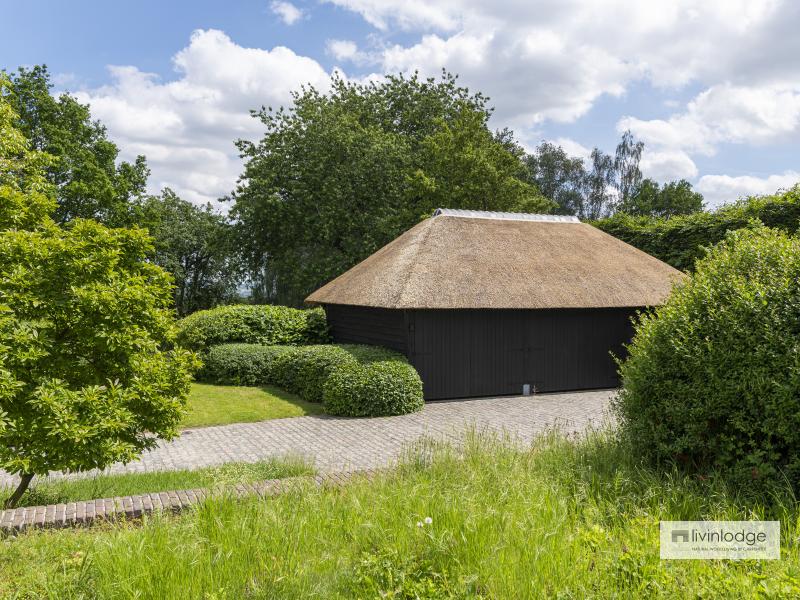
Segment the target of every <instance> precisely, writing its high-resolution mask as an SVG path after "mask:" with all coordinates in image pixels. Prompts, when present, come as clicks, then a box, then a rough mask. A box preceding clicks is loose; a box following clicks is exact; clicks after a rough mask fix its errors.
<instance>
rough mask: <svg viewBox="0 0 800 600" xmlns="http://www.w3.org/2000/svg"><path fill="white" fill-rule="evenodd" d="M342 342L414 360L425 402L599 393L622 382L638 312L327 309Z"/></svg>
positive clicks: (339, 340) (331, 306)
mask: <svg viewBox="0 0 800 600" xmlns="http://www.w3.org/2000/svg"><path fill="white" fill-rule="evenodd" d="M325 312H326V314H327V316H328V322H329V323H330V325H331V331H332V335H333V339H334V340H335V341H336V342H343V343H358V344H375V345H380V346H386V347H387V348H392V349H394V350H397V351H399V352H402V353H403V354H405V355H406V356H408V358H409V360H410V362H411V364H413V365H414V367H415V368H416V369H417V371H418V372H419V374H420V376H421V377H422V381H423V383H424V386H425V398H426V399H427V400H436V399H444V398H467V397H474V396H493V395H506V394H520V393H522V386H523V384H525V383H528V384H530V385H531V387H532V388H535V389H536V390H537V391H539V392H555V391H566V390H581V389H598V388H610V387H616V386H617V385H618V384H619V381H618V378H617V373H616V365H615V364H614V361H613V360H612V358H611V356H610V354H609V353H610V352H614V354H616V355H617V356H622V355H624V348H623V347H622V344H624V343H628V342H629V341H630V339H631V337H632V336H633V327H632V325H631V321H630V320H631V317H632V316H633V314H634V313H635V312H636V309H630V308H623V309H569V310H564V309H562V310H409V311H400V310H388V309H379V308H366V307H357V306H341V305H328V306H326V307H325Z"/></svg>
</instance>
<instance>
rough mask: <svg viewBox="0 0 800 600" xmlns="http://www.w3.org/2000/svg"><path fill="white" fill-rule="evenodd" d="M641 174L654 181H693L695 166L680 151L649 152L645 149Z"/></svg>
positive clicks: (695, 171)
mask: <svg viewBox="0 0 800 600" xmlns="http://www.w3.org/2000/svg"><path fill="white" fill-rule="evenodd" d="M640 166H641V169H642V174H643V175H644V176H645V177H649V178H650V179H655V180H656V181H662V182H663V181H672V180H675V179H688V180H691V179H694V178H695V177H697V173H698V171H697V165H695V164H694V161H693V160H692V159H691V157H690V156H689V155H688V154H686V153H685V152H682V151H681V150H650V149H648V148H647V147H645V150H644V152H643V153H642V161H641V164H640Z"/></svg>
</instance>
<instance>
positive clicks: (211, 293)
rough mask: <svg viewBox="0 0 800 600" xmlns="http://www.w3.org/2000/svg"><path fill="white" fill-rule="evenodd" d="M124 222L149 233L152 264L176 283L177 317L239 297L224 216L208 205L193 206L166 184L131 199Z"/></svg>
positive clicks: (236, 260) (233, 250) (238, 275)
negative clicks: (157, 192)
mask: <svg viewBox="0 0 800 600" xmlns="http://www.w3.org/2000/svg"><path fill="white" fill-rule="evenodd" d="M130 213H131V214H130V216H129V217H128V220H129V222H130V223H131V224H132V225H138V226H140V227H146V228H147V229H148V231H149V233H150V235H151V236H152V237H153V245H154V248H155V253H154V262H155V263H156V264H157V265H159V266H161V267H163V268H164V269H166V270H167V271H169V272H170V273H171V274H172V276H173V278H174V282H175V289H174V299H175V309H176V310H177V312H178V314H179V315H187V314H189V313H192V312H194V311H197V310H203V309H208V308H213V307H214V306H217V305H219V304H224V303H226V302H232V301H235V300H236V299H237V298H238V283H239V281H240V280H241V275H242V274H241V267H240V260H239V256H238V253H237V251H236V247H235V240H234V238H233V228H232V226H231V224H230V222H229V220H228V219H227V218H226V217H225V216H224V215H221V214H219V213H218V212H217V211H215V210H214V209H213V207H212V206H211V205H210V204H207V205H205V206H197V205H195V204H192V203H191V202H188V201H186V200H183V199H182V198H180V197H178V195H177V194H175V192H173V191H172V190H170V189H169V188H166V189H164V190H163V191H162V193H161V194H160V195H159V196H148V197H146V198H144V199H142V200H140V201H137V202H136V203H134V204H133V205H132V207H131V209H130Z"/></svg>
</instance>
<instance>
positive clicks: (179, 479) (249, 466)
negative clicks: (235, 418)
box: [0, 457, 315, 506]
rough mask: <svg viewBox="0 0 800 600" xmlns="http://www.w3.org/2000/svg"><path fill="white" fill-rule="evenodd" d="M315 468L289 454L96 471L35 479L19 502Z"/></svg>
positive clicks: (249, 479) (279, 475) (1, 493)
mask: <svg viewBox="0 0 800 600" xmlns="http://www.w3.org/2000/svg"><path fill="white" fill-rule="evenodd" d="M314 472H315V471H314V469H313V467H311V465H310V464H308V463H307V462H305V461H304V460H302V459H301V458H295V457H288V458H281V459H268V460H262V461H259V462H255V463H240V462H239V463H227V464H224V465H220V466H217V467H206V468H203V469H196V470H191V471H190V470H182V471H159V472H153V473H126V474H124V475H97V476H94V477H86V478H81V479H62V480H54V481H52V480H41V481H40V482H38V483H37V481H36V480H35V479H34V483H33V487H32V488H31V489H30V490H28V492H26V494H25V495H24V496H23V497H22V500H21V501H20V503H19V506H42V505H47V504H60V503H63V502H77V501H78V500H92V499H97V498H112V497H114V496H132V495H135V494H146V493H152V492H167V491H171V490H185V489H196V488H215V487H217V486H228V485H235V484H237V483H253V482H256V481H263V480H265V479H283V478H285V477H295V476H298V475H312V474H314ZM11 491H12V489H11V488H0V499H3V498H5V497H7V496H9V495H10V494H11Z"/></svg>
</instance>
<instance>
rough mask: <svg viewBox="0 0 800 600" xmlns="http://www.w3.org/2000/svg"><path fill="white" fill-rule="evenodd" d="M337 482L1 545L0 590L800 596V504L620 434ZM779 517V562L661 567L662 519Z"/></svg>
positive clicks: (439, 451)
mask: <svg viewBox="0 0 800 600" xmlns="http://www.w3.org/2000/svg"><path fill="white" fill-rule="evenodd" d="M417 450H418V451H416V452H414V453H413V455H412V457H411V460H409V461H408V462H406V463H405V464H404V465H403V466H401V467H400V468H399V469H398V470H397V471H395V472H388V473H385V474H382V475H380V476H378V477H377V478H375V479H373V480H370V481H366V480H358V479H356V480H355V481H353V482H351V483H349V484H348V485H346V486H345V487H342V488H333V489H331V488H328V489H320V488H317V487H315V486H313V485H311V484H309V485H307V486H300V487H298V488H295V489H293V490H291V491H289V492H288V493H285V494H282V495H278V496H274V497H270V498H268V499H259V498H255V497H250V498H247V499H244V500H233V499H227V498H224V497H218V498H213V499H211V500H208V501H205V502H203V503H202V504H200V505H199V506H198V507H197V509H196V510H192V511H188V512H186V513H183V514H182V515H180V516H179V517H174V516H171V515H159V516H155V517H152V518H146V519H144V522H143V524H142V525H141V526H131V525H124V524H123V525H121V526H104V527H101V528H98V529H92V530H85V529H84V530H73V531H68V530H62V531H55V532H53V531H36V532H30V533H24V534H21V535H19V536H17V537H16V538H13V539H11V538H9V539H6V540H0V597H22V596H24V597H37V598H38V597H58V598H62V597H63V598H84V597H91V598H115V599H117V598H120V599H124V598H171V599H175V600H181V599H184V598H185V599H187V600H188V599H194V598H216V599H219V600H222V599H227V598H230V599H234V598H237V599H238V598H282V599H283V598H287V599H290V598H304V599H305V598H343V599H344V598H464V599H466V598H486V599H489V598H492V599H494V598H497V599H504V598H508V599H512V598H513V599H516V598H542V599H544V598H565V599H566V598H597V599H600V598H603V599H605V598H642V597H648V598H752V597H764V598H794V597H798V594H799V593H800V582H799V581H798V575H797V574H798V572H800V556H799V555H798V547H797V545H796V543H795V540H796V538H797V532H798V529H797V526H798V523H800V518H798V517H800V508H798V505H797V502H796V501H795V500H794V498H793V496H792V494H791V492H790V491H788V490H780V489H776V490H775V492H774V493H773V494H770V495H768V496H764V497H763V498H762V499H758V498H746V497H744V496H742V495H741V494H740V493H739V490H737V489H730V488H727V487H726V486H725V485H724V484H723V483H722V482H720V481H718V480H717V479H716V478H715V477H711V478H710V479H709V480H698V479H697V478H695V477H690V476H685V475H682V474H680V473H678V472H675V471H668V472H663V471H661V472H659V471H657V470H652V469H647V468H645V467H643V466H640V464H639V462H638V461H637V459H636V458H635V456H634V455H632V454H631V453H630V452H628V451H626V449H625V448H623V447H621V446H619V445H618V444H617V443H615V442H614V440H613V439H611V436H604V435H599V436H594V437H592V436H590V437H589V438H588V439H586V440H585V441H579V442H572V441H568V440H564V439H563V438H557V437H550V438H542V439H541V440H539V441H537V442H536V444H534V446H533V447H532V448H530V449H527V450H520V449H518V448H514V447H513V446H512V445H510V444H508V443H505V442H503V441H501V440H492V439H491V438H480V437H478V438H473V439H470V440H467V443H466V444H465V445H464V446H463V447H460V448H448V447H446V446H441V445H437V444H430V443H429V444H421V445H420V446H419V447H418V449H417ZM662 519H663V520H699V519H719V520H741V519H779V520H781V521H782V523H783V532H782V542H783V547H782V553H781V560H779V561H777V560H774V561H757V560H749V561H710V560H709V561H703V560H694V561H693V560H685V561H663V560H660V558H659V521H660V520H662Z"/></svg>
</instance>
